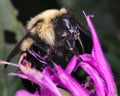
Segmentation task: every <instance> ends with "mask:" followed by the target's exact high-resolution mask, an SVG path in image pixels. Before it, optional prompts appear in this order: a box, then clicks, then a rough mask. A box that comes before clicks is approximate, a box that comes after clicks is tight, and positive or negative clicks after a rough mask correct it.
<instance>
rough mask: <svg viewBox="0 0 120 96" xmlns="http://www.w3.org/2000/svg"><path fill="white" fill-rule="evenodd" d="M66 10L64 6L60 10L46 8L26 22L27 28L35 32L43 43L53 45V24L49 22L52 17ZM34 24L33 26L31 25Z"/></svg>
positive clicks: (64, 12)
mask: <svg viewBox="0 0 120 96" xmlns="http://www.w3.org/2000/svg"><path fill="white" fill-rule="evenodd" d="M66 13H67V10H66V9H65V8H61V9H60V10H57V9H51V10H46V11H44V12H42V13H40V14H38V15H37V16H35V17H34V18H31V20H30V21H29V22H28V24H27V29H28V31H29V32H30V33H31V34H37V35H38V36H39V37H40V38H41V40H44V41H45V43H47V44H49V45H51V46H52V45H54V42H55V33H54V28H53V27H54V26H53V24H52V23H51V20H52V19H55V18H56V17H57V16H60V15H63V14H66ZM39 20H42V22H40V23H38V24H37V25H36V26H34V24H35V23H36V22H38V21H39ZM33 26H34V27H33Z"/></svg>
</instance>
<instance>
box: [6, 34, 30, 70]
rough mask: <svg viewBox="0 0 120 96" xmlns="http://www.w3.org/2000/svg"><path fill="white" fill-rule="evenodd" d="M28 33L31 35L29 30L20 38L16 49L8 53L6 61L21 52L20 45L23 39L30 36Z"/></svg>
mask: <svg viewBox="0 0 120 96" xmlns="http://www.w3.org/2000/svg"><path fill="white" fill-rule="evenodd" d="M28 35H29V32H28V33H27V34H26V35H25V36H24V37H23V38H22V39H21V40H20V42H18V43H17V45H16V46H15V48H14V49H13V50H12V51H11V52H10V54H9V55H8V57H7V60H6V61H8V62H10V61H11V59H12V58H13V57H14V56H15V55H17V54H18V53H19V52H20V45H21V43H22V41H23V40H24V39H25V38H26V37H28ZM6 67H7V65H5V68H6Z"/></svg>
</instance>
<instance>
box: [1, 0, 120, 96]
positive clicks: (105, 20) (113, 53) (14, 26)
mask: <svg viewBox="0 0 120 96" xmlns="http://www.w3.org/2000/svg"><path fill="white" fill-rule="evenodd" d="M57 1H58V3H59V5H60V6H65V7H66V8H68V9H69V10H71V12H72V13H74V14H75V15H76V16H77V17H78V18H79V19H80V21H81V22H83V23H84V25H86V21H85V18H84V16H83V14H82V10H84V11H85V12H86V13H87V14H94V15H95V17H94V18H93V23H94V25H95V28H96V30H97V32H98V36H99V38H100V40H101V42H102V45H103V47H104V48H103V49H104V52H105V55H106V57H107V59H108V61H109V63H110V65H111V68H112V72H113V74H114V77H115V80H116V83H117V86H118V92H119V91H120V69H119V68H120V51H119V48H120V29H119V26H120V16H119V12H120V7H119V5H120V1H119V0H116V1H113V0H105V1H104V0H57ZM33 2H34V0H33ZM46 2H47V1H46ZM41 3H42V1H41ZM51 3H52V2H51ZM48 5H49V3H47V4H46V6H48ZM34 6H36V5H33V7H34ZM23 11H24V10H23ZM18 15H19V12H18V11H17V9H15V8H14V6H13V4H12V3H11V1H10V0H0V59H2V60H5V59H6V58H7V55H8V54H9V52H10V51H11V50H12V48H13V47H14V46H15V44H7V43H6V42H5V38H4V37H5V36H4V35H5V30H9V31H11V32H13V33H15V35H16V37H15V39H16V40H17V41H19V40H20V39H21V38H22V36H24V34H25V30H24V26H23V25H22V23H21V22H20V21H18V19H17V16H18ZM13 61H16V58H15V60H13ZM15 70H16V69H15V68H12V67H8V68H7V70H5V69H4V66H0V96H13V94H14V93H15V91H16V90H17V89H18V88H19V87H21V84H20V80H19V79H18V78H17V77H10V76H7V74H8V72H11V71H12V72H14V71H15Z"/></svg>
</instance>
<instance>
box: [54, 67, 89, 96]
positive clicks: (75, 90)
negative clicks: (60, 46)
mask: <svg viewBox="0 0 120 96" xmlns="http://www.w3.org/2000/svg"><path fill="white" fill-rule="evenodd" d="M55 67H56V69H57V71H58V78H59V79H60V81H61V83H63V84H64V86H65V87H66V88H67V89H68V90H69V91H70V92H71V94H72V96H89V94H88V93H87V90H86V89H84V88H83V87H82V86H81V85H80V84H79V83H78V82H77V81H76V80H75V79H74V78H73V77H72V76H71V75H69V74H67V73H66V72H65V71H64V70H63V69H62V68H61V67H60V66H58V65H55Z"/></svg>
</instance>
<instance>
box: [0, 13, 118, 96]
mask: <svg viewBox="0 0 120 96" xmlns="http://www.w3.org/2000/svg"><path fill="white" fill-rule="evenodd" d="M83 13H84V16H85V18H86V20H87V24H88V27H89V29H90V32H91V34H92V42H93V47H92V51H91V54H81V55H79V56H73V57H72V59H71V60H70V62H69V63H68V65H67V67H66V68H65V69H64V70H63V69H62V68H61V66H59V65H58V64H54V66H55V68H54V69H53V68H51V67H49V66H46V67H45V68H44V69H43V71H42V72H40V71H38V70H37V69H34V68H29V67H26V66H24V65H23V63H21V60H23V58H24V56H26V55H27V54H25V53H23V54H22V55H21V57H20V59H19V62H18V65H14V64H11V63H8V62H3V61H1V62H0V63H5V64H6V63H7V64H11V65H13V66H17V67H19V69H20V71H19V72H17V73H10V74H9V75H13V76H19V77H20V78H23V79H28V80H30V81H32V82H34V83H35V84H37V85H38V86H40V90H37V91H36V92H35V93H34V94H31V93H29V92H28V91H26V90H19V91H17V92H16V94H15V96H23V95H24V96H39V93H40V96H65V95H64V93H63V92H61V91H60V90H59V87H60V88H65V89H66V90H68V91H69V93H70V94H72V96H96V95H97V96H117V91H116V85H115V83H114V78H113V76H112V72H111V70H110V66H109V64H108V62H107V60H106V58H105V56H104V54H103V52H102V49H101V46H100V43H99V40H98V37H97V34H96V32H95V29H94V27H93V24H92V22H91V20H90V18H91V17H93V15H86V14H85V12H83ZM79 67H80V68H82V69H83V70H84V71H85V72H86V73H87V74H88V75H89V76H88V77H87V80H86V81H85V83H84V84H82V83H79V82H77V81H76V80H75V78H74V77H72V75H71V73H72V72H74V71H76V70H78V68H79ZM90 86H93V88H92V89H89V87H90Z"/></svg>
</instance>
